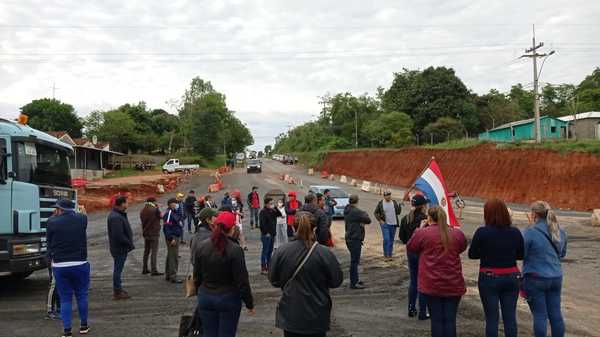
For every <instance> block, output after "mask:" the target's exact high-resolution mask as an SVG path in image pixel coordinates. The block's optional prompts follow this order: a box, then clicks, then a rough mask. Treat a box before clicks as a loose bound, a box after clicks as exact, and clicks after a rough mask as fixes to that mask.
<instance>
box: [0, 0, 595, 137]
mask: <svg viewBox="0 0 600 337" xmlns="http://www.w3.org/2000/svg"><path fill="white" fill-rule="evenodd" d="M599 17H600V1H594V0H585V1H584V0H571V1H563V0H545V1H538V0H535V1H522V0H520V1H513V0H504V1H496V0H494V1H481V0H479V1H470V0H453V1H448V0H446V1H440V0H418V1H415V0H408V1H407V0H405V1H398V0H391V1H388V0H375V1H364V0H343V1H342V0H340V1H327V0H303V1H288V0H286V1H281V0H279V1H278V0H273V1H266V0H264V1H260V0H256V1H249V0H248V1H247V0H219V1H204V0H195V1H185V0H171V1H154V0H152V1H151V0H141V1H134V0H128V1H121V0H119V1H116V0H102V1H71V0H64V1H44V0H41V1H30V0H0V117H3V118H11V119H13V118H16V116H17V115H18V111H19V107H21V106H23V105H25V104H27V103H28V102H30V101H31V100H33V99H38V98H42V97H52V96H53V92H54V95H55V97H56V98H57V99H60V100H61V101H64V102H66V103H69V104H72V105H73V106H74V107H75V109H76V111H77V113H78V115H80V116H82V117H83V116H86V115H87V114H89V113H90V112H91V111H94V110H108V109H112V108H116V107H118V106H120V105H122V104H125V103H137V102H139V101H145V102H146V103H147V104H148V106H149V107H150V108H163V109H165V110H167V111H169V112H170V113H176V109H175V104H174V103H176V102H177V100H179V99H180V97H181V96H182V94H183V92H184V90H185V89H186V87H187V86H188V85H189V83H190V81H191V79H192V78H193V77H195V76H199V77H201V78H203V79H205V80H210V81H211V82H212V84H213V86H214V87H215V89H217V90H218V91H220V92H222V93H224V94H225V95H226V97H227V105H228V107H229V108H230V109H231V110H234V111H235V112H236V115H237V116H238V117H239V118H240V119H241V120H242V121H243V122H245V123H246V124H247V126H248V127H249V128H250V130H251V131H252V134H253V136H254V139H255V142H256V143H255V145H254V146H253V147H252V148H254V149H262V148H264V146H265V145H266V144H271V143H273V141H274V140H273V138H274V137H275V136H277V135H278V134H280V133H282V132H285V131H287V130H288V129H289V128H291V127H293V126H296V125H299V124H301V123H303V122H306V121H308V120H311V119H314V118H315V117H316V116H317V115H318V113H319V111H320V105H319V97H320V96H323V95H324V94H326V93H332V94H335V93H338V92H351V93H353V94H356V95H360V94H364V93H369V94H374V93H375V92H376V89H377V87H380V86H381V87H384V88H387V87H389V86H390V84H391V81H392V79H393V74H394V72H400V71H402V69H403V68H406V69H425V68H427V67H429V66H447V67H452V68H454V69H455V71H456V73H457V75H458V76H459V77H460V78H461V79H462V80H463V81H464V82H465V84H466V85H467V87H468V88H470V89H471V90H473V91H474V92H477V93H480V94H483V93H485V92H487V91H489V90H490V89H492V88H496V89H498V90H501V91H507V90H508V89H509V88H510V86H511V85H513V84H515V83H523V84H524V85H526V86H531V83H532V77H533V74H532V64H531V60H529V59H527V60H525V59H519V56H521V55H522V54H523V53H524V50H525V49H526V48H529V47H531V45H532V26H533V24H535V25H536V36H537V41H542V42H544V44H545V46H544V47H543V48H542V49H541V51H542V52H549V51H551V50H555V51H556V54H554V55H552V56H551V57H549V58H548V59H547V62H546V63H545V65H544V68H543V71H542V75H541V79H540V80H541V81H542V82H545V83H546V82H547V83H552V84H557V83H575V84H577V83H579V82H580V81H581V80H582V79H583V78H584V77H585V76H586V75H588V74H590V73H591V72H592V71H593V69H594V68H596V67H598V66H600V39H598V36H599V35H600V21H598V18H599ZM53 87H55V88H56V89H55V90H53Z"/></svg>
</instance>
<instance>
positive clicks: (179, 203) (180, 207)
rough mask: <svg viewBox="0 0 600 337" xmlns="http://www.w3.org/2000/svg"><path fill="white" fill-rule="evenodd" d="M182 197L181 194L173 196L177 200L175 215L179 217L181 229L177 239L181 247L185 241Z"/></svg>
mask: <svg viewBox="0 0 600 337" xmlns="http://www.w3.org/2000/svg"><path fill="white" fill-rule="evenodd" d="M183 198H184V195H183V193H181V192H178V193H177V194H176V195H175V199H176V200H177V207H176V208H175V211H176V212H177V215H179V226H180V227H181V237H179V241H180V243H181V244H182V245H184V244H185V240H184V237H183V228H184V227H185V204H184V199H183Z"/></svg>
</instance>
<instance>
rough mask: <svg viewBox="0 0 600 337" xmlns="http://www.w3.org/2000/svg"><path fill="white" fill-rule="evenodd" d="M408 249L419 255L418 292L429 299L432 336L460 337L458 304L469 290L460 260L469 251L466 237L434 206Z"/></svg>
mask: <svg viewBox="0 0 600 337" xmlns="http://www.w3.org/2000/svg"><path fill="white" fill-rule="evenodd" d="M406 249H407V250H408V251H410V252H413V253H417V254H419V276H418V290H419V292H421V293H423V294H425V296H426V298H427V306H428V308H429V313H430V314H431V336H432V337H456V312H457V310H458V303H459V302H460V299H461V297H462V296H463V295H464V294H465V293H466V291H467V290H466V287H465V280H464V278H463V274H462V265H461V261H460V254H461V253H462V252H464V251H465V250H466V249H467V239H466V238H465V235H464V234H463V232H461V231H460V230H458V229H456V228H451V227H449V226H448V220H447V216H446V211H444V209H443V208H441V207H439V206H434V207H431V208H430V209H429V210H428V211H427V224H425V223H422V224H421V226H420V228H419V229H417V230H415V232H414V234H413V236H412V238H411V239H410V240H409V241H408V244H407V246H406Z"/></svg>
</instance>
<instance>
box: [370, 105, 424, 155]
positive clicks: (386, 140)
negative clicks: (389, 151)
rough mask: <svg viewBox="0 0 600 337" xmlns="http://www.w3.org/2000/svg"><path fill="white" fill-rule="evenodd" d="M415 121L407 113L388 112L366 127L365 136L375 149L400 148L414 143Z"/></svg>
mask: <svg viewBox="0 0 600 337" xmlns="http://www.w3.org/2000/svg"><path fill="white" fill-rule="evenodd" d="M412 128H413V121H412V119H411V118H410V116H408V115H407V114H405V113H402V112H396V111H393V112H388V113H384V114H381V115H379V117H377V118H376V119H373V120H371V121H369V122H368V123H367V125H366V126H365V132H364V133H365V136H366V137H367V139H368V140H369V142H370V145H371V146H374V147H400V146H405V145H409V144H411V143H412V140H413V136H412Z"/></svg>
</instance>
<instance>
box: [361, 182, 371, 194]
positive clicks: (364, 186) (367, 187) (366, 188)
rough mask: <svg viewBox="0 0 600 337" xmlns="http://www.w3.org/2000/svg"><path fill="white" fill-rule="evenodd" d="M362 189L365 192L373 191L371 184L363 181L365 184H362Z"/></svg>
mask: <svg viewBox="0 0 600 337" xmlns="http://www.w3.org/2000/svg"><path fill="white" fill-rule="evenodd" d="M360 189H361V190H363V191H365V192H370V191H371V182H369V181H366V180H363V183H362V186H361V187H360Z"/></svg>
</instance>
